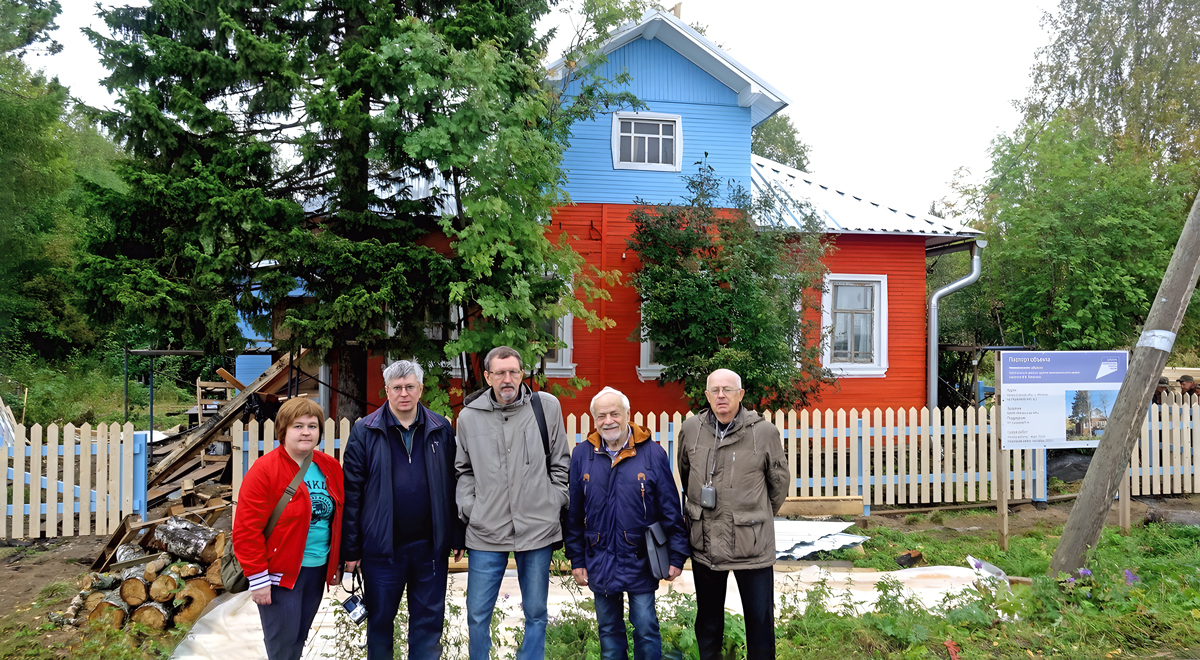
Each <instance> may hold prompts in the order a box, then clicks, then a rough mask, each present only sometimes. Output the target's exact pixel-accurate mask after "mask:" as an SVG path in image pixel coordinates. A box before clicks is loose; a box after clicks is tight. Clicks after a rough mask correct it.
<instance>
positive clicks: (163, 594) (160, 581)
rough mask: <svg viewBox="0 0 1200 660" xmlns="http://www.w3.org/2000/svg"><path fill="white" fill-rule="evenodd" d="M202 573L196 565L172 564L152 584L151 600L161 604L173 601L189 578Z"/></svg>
mask: <svg viewBox="0 0 1200 660" xmlns="http://www.w3.org/2000/svg"><path fill="white" fill-rule="evenodd" d="M200 573H201V570H200V567H199V566H197V565H195V564H172V565H171V566H168V567H167V569H166V570H165V571H163V572H162V574H161V575H159V576H158V577H156V578H154V582H152V583H151V584H150V598H152V599H153V600H154V601H155V602H159V603H165V602H167V601H169V600H172V599H174V598H175V592H176V591H178V590H179V588H180V587H181V586H183V583H184V581H186V580H187V578H190V577H194V576H196V575H199V574H200Z"/></svg>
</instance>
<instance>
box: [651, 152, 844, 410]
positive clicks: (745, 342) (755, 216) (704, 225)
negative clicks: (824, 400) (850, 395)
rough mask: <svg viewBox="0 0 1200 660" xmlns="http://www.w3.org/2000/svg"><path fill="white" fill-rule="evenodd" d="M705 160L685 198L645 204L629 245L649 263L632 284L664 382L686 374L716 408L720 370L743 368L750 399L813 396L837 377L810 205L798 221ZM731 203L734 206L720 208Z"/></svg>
mask: <svg viewBox="0 0 1200 660" xmlns="http://www.w3.org/2000/svg"><path fill="white" fill-rule="evenodd" d="M720 189H721V182H720V181H719V180H718V179H717V178H716V177H715V175H714V174H713V171H712V168H711V167H709V166H702V167H701V168H700V170H699V172H698V173H697V174H696V175H694V176H690V177H688V190H689V193H690V196H689V198H688V199H687V200H686V202H685V203H684V204H682V205H661V206H640V207H639V208H637V209H635V210H634V212H633V213H632V214H631V216H630V219H631V220H632V222H633V224H634V232H633V235H632V237H631V238H630V239H629V241H628V245H629V248H630V249H631V250H633V251H635V252H637V253H638V256H639V259H640V260H641V265H640V266H639V268H638V270H637V271H636V272H635V273H634V274H633V276H632V283H633V285H634V287H636V289H637V291H638V295H639V296H640V297H641V300H642V323H643V328H642V332H641V336H640V337H634V338H633V339H635V340H638V341H644V340H649V341H652V342H653V343H654V344H653V345H654V347H655V361H656V362H657V363H659V364H662V365H663V366H664V367H666V368H665V370H664V373H663V378H662V379H660V381H659V382H660V383H662V382H665V381H679V382H682V384H683V386H684V389H685V391H686V392H687V395H688V397H689V398H690V399H691V401H690V403H691V405H693V406H698V407H706V405H707V404H706V403H705V398H704V387H705V379H706V378H707V376H708V374H709V373H710V372H712V371H713V370H714V369H718V368H722V367H724V368H728V369H732V370H734V371H736V372H737V373H738V374H740V375H741V376H742V383H743V386H744V387H745V388H746V390H747V394H746V403H747V404H748V405H751V406H766V407H769V408H776V407H783V406H804V405H807V404H809V403H812V402H815V401H816V399H817V396H818V391H819V389H820V388H821V387H822V386H823V385H826V384H828V383H829V382H831V379H830V377H829V373H828V371H827V370H825V369H824V368H822V367H821V364H820V340H821V334H822V333H821V327H820V315H819V312H818V310H819V307H820V292H821V289H822V287H823V282H824V275H825V273H826V269H825V266H824V265H823V263H822V257H823V256H824V255H825V254H826V252H827V250H829V249H830V246H829V245H827V244H826V243H825V242H824V241H823V240H822V232H821V227H820V226H819V225H818V224H817V222H816V220H815V218H814V217H813V216H812V214H811V213H810V212H808V210H807V209H804V208H793V209H786V210H790V211H791V212H793V213H795V214H797V215H799V216H801V217H804V218H806V219H807V221H806V225H805V227H804V228H803V230H799V231H797V230H793V229H788V228H787V227H786V225H785V224H784V223H783V222H782V221H781V217H782V212H783V211H785V209H782V208H779V207H777V206H774V205H772V204H770V203H767V202H763V201H760V202H757V203H755V202H754V201H752V200H750V199H749V198H748V197H747V195H746V194H745V192H744V191H743V190H738V189H733V190H730V191H729V192H728V193H727V195H726V196H725V197H724V198H722V196H721V190H720ZM722 202H724V203H725V204H726V205H727V208H716V207H715V205H716V204H718V203H722Z"/></svg>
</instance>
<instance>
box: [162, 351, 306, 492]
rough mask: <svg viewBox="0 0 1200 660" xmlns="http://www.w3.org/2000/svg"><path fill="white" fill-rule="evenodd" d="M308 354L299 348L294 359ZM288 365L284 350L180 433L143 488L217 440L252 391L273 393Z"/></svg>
mask: <svg viewBox="0 0 1200 660" xmlns="http://www.w3.org/2000/svg"><path fill="white" fill-rule="evenodd" d="M307 353H308V349H303V350H301V351H300V354H299V355H298V356H297V358H296V359H297V361H299V360H300V359H301V358H303V357H304V356H305V355H306V354H307ZM291 364H292V361H291V354H290V353H285V354H284V355H283V357H281V358H279V359H278V360H276V361H275V362H274V363H273V364H272V365H271V366H270V368H268V369H267V370H266V371H265V372H263V374H262V375H261V376H259V377H258V378H256V379H254V382H252V383H250V384H249V385H247V386H246V389H244V390H242V391H240V392H238V395H237V396H236V397H234V398H233V400H232V401H230V402H229V404H228V405H226V406H224V407H222V408H221V409H220V410H218V411H217V412H216V413H215V414H214V415H213V416H212V417H209V418H208V419H206V420H204V423H203V424H201V425H200V426H198V427H196V428H195V429H192V430H190V431H187V432H186V433H183V434H181V438H182V440H181V442H180V443H179V446H178V447H177V448H176V449H175V451H173V452H171V454H170V455H168V456H167V457H166V458H164V459H163V460H162V461H160V462H159V463H157V464H156V465H155V466H154V467H152V468H150V470H149V473H148V476H147V479H146V487H147V488H153V487H154V486H157V485H158V484H160V483H162V482H163V481H165V480H166V478H167V476H168V475H169V474H171V473H172V472H174V471H175V470H176V469H177V467H178V466H179V465H182V464H183V463H184V462H186V461H187V460H188V459H190V458H192V457H193V456H196V455H197V454H199V453H200V452H201V451H203V450H204V448H205V447H207V446H208V444H209V443H210V442H212V441H213V440H214V439H216V437H217V436H219V435H220V434H221V432H222V431H224V430H225V429H226V428H227V427H228V426H229V425H230V424H232V423H233V421H234V418H235V417H236V416H237V415H238V414H239V413H240V412H241V411H242V408H243V407H244V406H245V405H246V402H247V401H249V400H250V395H251V394H254V393H257V392H258V391H259V390H262V391H264V392H272V391H273V388H272V387H271V385H272V384H273V383H275V382H276V381H280V380H281V379H286V377H287V373H288V368H289V367H290V366H291Z"/></svg>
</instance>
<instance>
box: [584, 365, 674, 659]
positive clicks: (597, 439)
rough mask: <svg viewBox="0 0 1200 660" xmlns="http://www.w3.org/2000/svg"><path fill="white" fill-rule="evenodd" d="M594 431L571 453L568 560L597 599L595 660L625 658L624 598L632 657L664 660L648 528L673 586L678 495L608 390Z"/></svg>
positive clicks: (665, 465) (662, 462) (595, 405)
mask: <svg viewBox="0 0 1200 660" xmlns="http://www.w3.org/2000/svg"><path fill="white" fill-rule="evenodd" d="M591 411H592V417H593V419H594V420H595V424H596V430H595V431H594V432H592V434H591V435H589V436H588V439H587V442H581V443H579V444H578V445H576V447H575V450H574V451H573V452H572V453H571V471H570V502H571V504H570V512H569V519H568V522H567V529H566V551H567V558H568V559H570V560H571V572H572V574H573V575H574V576H575V582H576V583H578V584H579V585H580V586H587V587H590V588H591V590H592V593H593V594H594V595H595V597H596V620H597V622H598V623H599V628H600V655H601V657H602V658H604V659H605V660H612V659H614V658H628V657H629V648H628V642H627V641H626V636H625V615H624V610H625V608H624V596H625V594H628V595H629V621H630V623H632V624H633V657H634V658H635V659H636V660H657V659H658V658H660V657H662V636H661V635H660V634H659V632H658V616H657V614H655V611H654V592H655V591H656V590H657V589H658V585H659V582H658V580H656V579H655V578H654V576H653V575H652V574H651V572H650V559H649V557H648V555H647V551H646V528H647V527H648V526H650V525H651V524H653V523H655V522H657V523H660V524H661V525H662V528H663V530H664V531H665V532H666V536H667V552H668V557H669V561H670V564H671V566H670V569H669V572H668V576H667V579H668V580H674V579H675V578H676V577H678V576H679V574H680V572H682V570H683V562H684V559H686V558H687V549H688V546H687V534H686V532H685V531H684V528H683V516H682V514H681V508H680V500H679V491H678V490H677V489H676V487H675V478H674V477H673V476H672V474H671V464H670V461H669V459H668V457H667V452H666V451H664V450H663V448H662V447H660V446H659V445H658V444H657V443H655V442H653V441H651V440H650V433H649V432H648V431H646V430H645V429H643V428H642V427H640V426H638V425H637V424H631V423H630V421H629V398H628V397H626V396H625V395H624V394H622V393H620V392H619V391H617V390H614V389H613V388H611V387H606V388H604V389H602V390H600V393H599V394H597V395H596V396H595V398H593V399H592V405H591Z"/></svg>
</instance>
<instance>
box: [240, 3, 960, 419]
mask: <svg viewBox="0 0 1200 660" xmlns="http://www.w3.org/2000/svg"><path fill="white" fill-rule="evenodd" d="M603 49H604V52H605V54H606V55H607V63H606V64H605V68H606V70H605V71H603V72H602V75H605V76H607V77H613V76H616V75H617V74H619V73H620V72H622V71H625V72H628V74H629V78H630V82H629V87H628V89H629V91H631V92H633V93H634V94H635V95H636V96H637V97H638V98H639V99H640V100H641V101H643V102H644V103H645V104H646V106H647V107H646V108H645V109H643V110H641V111H637V112H634V111H625V110H622V111H616V112H611V113H608V114H605V115H603V116H599V117H597V118H595V119H594V120H591V121H585V122H581V123H578V124H576V125H575V126H574V127H573V128H572V136H571V144H570V148H569V149H568V150H567V151H566V153H565V157H564V163H563V166H564V168H565V170H566V176H567V181H568V183H567V185H566V189H567V192H568V193H569V195H570V198H571V201H572V204H571V205H570V206H565V207H562V208H560V209H558V210H557V211H556V212H555V213H554V214H553V218H552V223H551V227H550V228H549V231H550V232H552V233H553V234H554V236H555V237H557V236H558V235H559V234H561V233H566V234H567V235H568V236H570V237H573V238H572V239H571V241H570V242H571V244H572V246H573V247H574V249H575V250H576V251H578V252H579V253H580V254H581V255H582V256H583V257H584V258H585V259H586V261H587V262H588V263H589V264H593V265H595V266H598V267H599V268H601V269H603V270H610V269H617V270H620V271H621V272H622V273H623V274H629V273H632V272H633V271H634V270H636V269H637V267H638V259H637V255H636V254H635V253H633V252H631V251H629V250H628V249H627V247H626V240H627V239H628V238H629V237H630V235H631V233H632V229H633V227H632V224H631V223H630V221H629V219H628V218H629V215H630V212H631V211H632V210H633V209H634V208H635V207H636V203H637V201H645V202H649V203H655V204H658V203H671V202H682V201H683V200H684V198H685V196H686V195H687V190H686V182H685V176H687V175H689V174H692V173H694V172H695V171H696V168H695V165H694V164H695V163H697V162H699V161H704V162H705V163H707V164H708V165H709V166H711V167H712V168H713V169H714V173H715V175H716V176H717V177H719V178H720V179H722V180H728V181H733V182H736V183H738V184H740V185H741V186H743V187H744V188H746V189H747V190H750V191H752V192H753V194H756V195H788V196H791V197H793V198H803V199H807V200H809V202H810V203H811V204H812V206H813V208H814V209H815V210H816V211H817V213H818V214H819V216H820V218H821V219H822V220H823V221H824V222H825V225H826V229H827V231H828V232H829V233H830V234H831V235H833V236H834V237H835V242H836V247H837V249H836V251H835V252H834V253H833V254H832V256H831V257H830V258H829V259H828V263H827V265H828V267H829V270H830V275H829V282H828V283H827V284H828V287H827V288H828V289H829V292H828V293H827V294H826V295H825V299H824V301H823V305H822V309H823V311H822V314H823V325H824V326H834V327H835V332H834V340H833V342H832V344H831V345H829V346H826V347H825V358H824V359H825V363H826V365H827V366H829V367H830V368H831V369H833V371H834V373H835V374H837V376H838V381H837V383H836V384H835V385H834V386H832V387H829V388H826V389H825V390H824V391H823V392H822V393H821V400H820V402H819V406H820V407H822V408H824V407H830V408H840V407H845V408H850V407H856V408H863V407H866V406H870V407H871V408H874V407H899V406H903V407H910V406H912V407H918V408H920V407H922V406H924V405H925V404H926V391H927V384H928V382H927V379H928V376H929V370H928V367H927V364H928V362H927V347H928V344H929V336H928V324H927V322H926V299H927V294H926V278H925V273H926V270H925V265H926V256H927V254H929V253H930V251H934V250H942V251H946V250H954V249H962V248H963V247H965V246H966V245H967V244H968V243H970V242H971V241H973V240H974V238H975V237H977V236H978V235H979V234H980V232H978V231H975V230H972V229H970V228H967V227H964V226H962V225H960V224H956V223H954V222H952V221H948V220H943V219H940V218H935V217H929V216H926V215H922V214H915V213H903V212H901V211H899V210H897V209H895V208H893V207H889V206H888V205H886V204H881V203H877V202H875V201H872V200H870V199H869V198H865V197H861V196H857V195H859V194H860V193H857V192H854V191H852V189H851V188H849V187H840V186H835V185H831V184H829V183H826V182H820V181H819V180H818V179H815V178H813V177H812V176H811V175H809V174H806V173H803V172H800V171H797V170H794V169H791V168H789V167H786V166H784V165H781V164H779V163H776V162H773V161H770V160H767V159H765V158H761V157H758V156H754V155H752V154H751V152H750V135H751V130H752V128H753V127H754V126H756V125H758V124H759V123H761V122H763V121H765V120H766V119H768V118H769V117H771V116H772V115H773V114H775V113H777V112H779V111H780V110H782V109H784V108H785V107H787V105H788V104H789V100H788V98H787V97H786V96H785V95H784V94H783V93H782V92H781V91H780V90H778V89H776V88H775V87H773V86H772V85H771V84H770V83H768V82H767V81H765V80H763V79H761V78H760V77H758V76H757V75H755V74H754V73H753V72H752V71H750V70H749V69H748V68H746V67H745V66H743V65H742V64H740V63H739V62H737V61H736V60H735V59H733V58H732V57H730V56H729V54H728V53H725V52H724V51H722V50H721V49H720V48H719V47H717V46H716V45H715V44H713V43H712V42H711V41H709V40H708V39H706V38H705V37H704V36H702V35H700V34H699V33H697V32H696V31H695V30H693V29H692V28H691V27H689V26H688V25H686V24H685V23H683V22H682V21H681V20H680V19H679V18H677V17H675V16H673V15H671V14H669V13H666V12H662V11H651V12H648V13H647V14H646V15H645V16H643V18H642V19H641V20H639V21H637V22H636V23H632V24H629V25H625V26H623V27H621V28H618V29H617V30H615V31H614V32H613V33H612V35H611V37H610V38H609V40H608V41H607V42H606V43H605V44H604V45H603ZM564 64H565V63H564V62H563V61H559V62H556V63H554V64H552V65H550V66H549V67H548V70H549V71H550V76H551V78H552V79H553V78H555V77H556V76H559V75H561V73H562V67H563V66H564ZM566 91H567V93H568V94H569V93H571V91H572V90H571V89H570V87H568V89H567V90H566ZM610 293H611V295H612V300H610V301H603V302H599V303H598V304H597V305H596V308H597V311H598V312H599V313H600V315H601V316H603V317H607V318H610V319H612V320H614V321H615V322H616V325H615V326H614V327H613V328H610V329H607V330H597V331H588V330H587V329H586V327H584V324H583V323H582V322H581V321H576V320H575V319H572V318H570V317H568V318H563V319H559V322H558V326H557V333H558V336H559V338H560V339H561V340H562V341H564V342H565V344H566V347H565V348H562V349H559V350H558V351H555V352H554V353H553V354H552V355H550V356H548V358H549V359H548V360H547V362H546V374H547V376H549V377H550V378H551V379H562V380H560V381H559V382H560V383H561V384H563V385H566V380H565V379H567V378H570V377H581V378H584V379H587V380H588V381H589V382H590V383H591V384H590V386H589V387H587V388H585V389H584V390H583V391H581V392H579V393H578V395H577V396H576V397H575V398H574V399H564V400H563V408H564V411H565V412H566V413H576V414H580V413H586V412H587V406H588V403H589V402H590V400H591V397H592V396H593V395H594V394H595V393H596V392H597V391H599V390H600V388H602V387H604V386H611V387H615V388H617V389H619V390H621V391H623V392H624V393H625V394H627V395H628V396H629V398H630V401H631V403H632V405H633V408H634V409H635V410H637V411H655V412H663V411H665V412H668V413H673V412H676V411H681V412H682V411H684V410H685V408H686V402H685V400H684V399H683V389H682V387H681V386H680V385H679V384H677V383H665V384H664V383H660V382H659V380H658V379H659V375H660V373H661V371H662V367H661V366H659V365H657V364H655V363H654V360H653V350H652V347H651V346H650V345H649V344H648V343H642V342H639V341H637V339H638V337H639V336H640V332H639V328H640V322H641V321H640V314H639V301H638V297H637V294H636V292H635V291H634V290H633V288H632V287H630V286H628V285H624V284H623V285H619V286H616V287H614V288H611V289H610ZM846 328H858V330H859V332H858V333H857V335H855V333H853V332H846V331H845V329H846ZM839 333H840V334H839ZM835 349H836V350H835ZM381 366H382V359H381V358H376V359H375V360H373V364H372V365H371V366H370V368H369V369H368V373H369V374H370V375H371V378H372V380H371V381H370V382H369V383H368V391H369V392H371V393H372V395H373V398H372V402H373V403H376V404H382V403H383V401H384V399H383V397H382V389H383V383H382V379H381V376H380V367H381ZM248 376H249V374H248ZM239 378H241V374H240V373H239ZM456 384H457V383H456Z"/></svg>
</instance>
